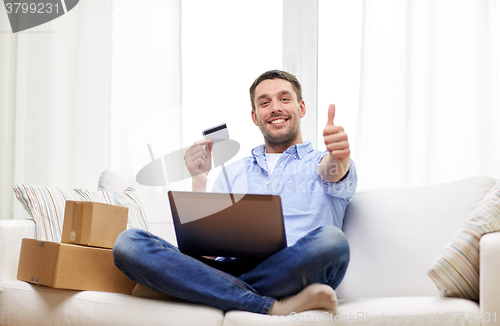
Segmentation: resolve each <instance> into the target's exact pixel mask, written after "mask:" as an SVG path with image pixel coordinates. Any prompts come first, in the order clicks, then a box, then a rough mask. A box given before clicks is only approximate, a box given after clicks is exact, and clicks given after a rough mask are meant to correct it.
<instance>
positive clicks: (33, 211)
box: [13, 184, 149, 242]
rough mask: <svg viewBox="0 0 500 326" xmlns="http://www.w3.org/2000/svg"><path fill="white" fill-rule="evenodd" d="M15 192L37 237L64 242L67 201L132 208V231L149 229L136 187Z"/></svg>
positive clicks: (40, 188) (34, 188) (27, 187)
mask: <svg viewBox="0 0 500 326" xmlns="http://www.w3.org/2000/svg"><path fill="white" fill-rule="evenodd" d="M13 189H14V193H15V194H16V197H17V199H18V200H19V201H20V202H21V204H23V206H24V208H25V209H26V210H27V211H28V213H29V214H30V216H31V217H32V218H33V220H34V221H35V223H36V238H37V239H38V240H43V241H53V242H61V234H62V228H63V221H64V210H65V208H66V201H67V200H75V201H89V202H98V203H104V204H112V205H120V206H125V207H128V209H129V211H128V228H137V229H142V230H148V229H149V227H148V224H147V220H146V216H145V213H144V210H143V208H142V204H141V202H140V200H139V197H138V196H137V193H136V191H135V190H134V189H133V188H130V187H129V188H127V189H125V190H124V191H123V192H106V191H96V192H91V191H88V190H85V189H60V188H55V187H43V186H35V185H24V184H15V185H13Z"/></svg>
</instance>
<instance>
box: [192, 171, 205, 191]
mask: <svg viewBox="0 0 500 326" xmlns="http://www.w3.org/2000/svg"><path fill="white" fill-rule="evenodd" d="M192 188H193V191H198V192H206V191H207V175H206V174H205V173H200V174H198V175H196V176H194V177H193V181H192Z"/></svg>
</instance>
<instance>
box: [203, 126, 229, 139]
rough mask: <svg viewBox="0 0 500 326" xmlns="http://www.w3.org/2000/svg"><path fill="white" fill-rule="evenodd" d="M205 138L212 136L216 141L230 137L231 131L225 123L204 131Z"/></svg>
mask: <svg viewBox="0 0 500 326" xmlns="http://www.w3.org/2000/svg"><path fill="white" fill-rule="evenodd" d="M202 134H203V138H210V139H212V140H213V141H214V143H218V142H220V141H223V140H226V139H229V132H228V131H227V126H226V124H225V123H223V124H220V125H217V126H215V127H212V128H209V129H205V130H203V131H202Z"/></svg>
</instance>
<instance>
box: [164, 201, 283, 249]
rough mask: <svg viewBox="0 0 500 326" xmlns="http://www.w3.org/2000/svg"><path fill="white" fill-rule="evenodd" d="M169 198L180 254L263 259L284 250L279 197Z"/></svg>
mask: <svg viewBox="0 0 500 326" xmlns="http://www.w3.org/2000/svg"><path fill="white" fill-rule="evenodd" d="M168 197H169V199H170V208H171V210H172V217H173V220H174V227H175V233H176V236H177V244H178V247H179V250H180V251H181V252H183V253H186V254H188V255H192V256H223V257H255V258H258V257H260V258H262V257H268V256H270V255H272V254H274V253H276V252H278V251H280V250H282V249H283V248H285V247H286V246H287V244H286V236H285V225H284V221H283V211H282V208H281V198H280V196H278V195H254V194H227V193H209V192H207V193H205V192H184V191H169V192H168Z"/></svg>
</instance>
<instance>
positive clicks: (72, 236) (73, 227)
mask: <svg viewBox="0 0 500 326" xmlns="http://www.w3.org/2000/svg"><path fill="white" fill-rule="evenodd" d="M77 215H78V204H77V203H73V222H72V223H71V234H70V237H69V241H71V242H75V240H76V224H77V222H78V216H77Z"/></svg>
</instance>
